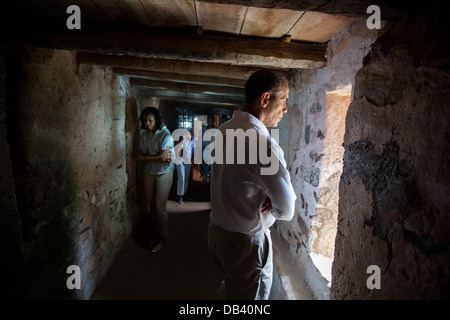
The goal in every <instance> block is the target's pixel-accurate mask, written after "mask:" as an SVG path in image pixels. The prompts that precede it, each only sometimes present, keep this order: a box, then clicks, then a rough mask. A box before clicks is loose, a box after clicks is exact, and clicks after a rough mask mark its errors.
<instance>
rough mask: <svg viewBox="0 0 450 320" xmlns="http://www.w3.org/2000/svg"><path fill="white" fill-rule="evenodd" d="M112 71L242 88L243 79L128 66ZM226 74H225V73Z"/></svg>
mask: <svg viewBox="0 0 450 320" xmlns="http://www.w3.org/2000/svg"><path fill="white" fill-rule="evenodd" d="M113 72H114V73H116V74H119V75H124V76H130V77H144V78H150V79H153V80H165V81H173V82H182V83H195V84H203V85H214V86H227V87H237V88H244V87H245V80H239V79H229V78H224V77H221V78H219V77H207V76H197V75H191V74H180V73H173V72H158V71H149V70H139V69H129V68H113ZM225 76H226V75H225Z"/></svg>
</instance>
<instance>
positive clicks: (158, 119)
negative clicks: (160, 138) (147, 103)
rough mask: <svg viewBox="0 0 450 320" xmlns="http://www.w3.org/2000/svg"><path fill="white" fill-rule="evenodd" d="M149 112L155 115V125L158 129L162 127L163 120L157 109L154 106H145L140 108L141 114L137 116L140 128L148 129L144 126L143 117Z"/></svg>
mask: <svg viewBox="0 0 450 320" xmlns="http://www.w3.org/2000/svg"><path fill="white" fill-rule="evenodd" d="M149 114H152V115H153V116H154V117H155V121H156V127H157V128H158V129H162V128H163V127H164V122H163V121H162V118H161V113H160V112H159V110H158V109H156V108H154V107H147V108H145V109H144V110H142V112H141V116H140V117H139V120H140V121H141V129H145V130H148V129H147V127H146V126H145V118H146V117H147V116H148V115H149Z"/></svg>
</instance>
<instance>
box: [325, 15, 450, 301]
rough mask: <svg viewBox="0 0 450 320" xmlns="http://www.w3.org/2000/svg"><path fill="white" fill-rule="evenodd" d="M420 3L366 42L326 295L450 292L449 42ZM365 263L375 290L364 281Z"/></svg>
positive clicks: (432, 295)
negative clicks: (376, 273)
mask: <svg viewBox="0 0 450 320" xmlns="http://www.w3.org/2000/svg"><path fill="white" fill-rule="evenodd" d="M430 13H431V11H427V8H426V6H424V7H421V8H420V13H419V14H417V15H415V14H411V15H410V16H409V17H408V16H406V17H404V18H403V19H401V20H400V21H399V22H398V23H397V24H396V25H395V26H394V27H393V28H392V29H391V30H389V31H388V32H387V33H386V34H385V35H384V36H383V37H381V38H380V39H379V40H377V42H376V43H375V44H374V48H373V49H372V51H371V52H370V54H369V55H368V57H367V59H366V60H365V61H364V67H363V68H362V69H361V70H360V71H359V72H358V75H357V77H356V83H355V88H354V91H355V98H354V101H353V102H352V103H351V105H350V107H349V111H348V115H347V125H346V134H345V141H344V143H345V145H344V147H345V157H344V168H343V174H342V179H341V182H340V190H339V196H340V203H339V222H338V223H339V225H338V228H339V233H338V235H337V237H336V251H335V261H334V264H333V285H332V288H331V290H332V294H333V295H334V297H335V298H336V299H437V298H447V299H448V298H449V297H450V258H449V246H450V237H449V230H450V219H449V218H448V214H449V212H450V187H449V186H450V183H449V182H450V172H449V156H448V151H449V150H450V148H449V147H450V134H449V128H448V124H449V123H450V107H449V100H450V89H449V88H450V77H449V72H448V70H449V65H450V63H449V62H450V60H449V57H448V52H449V47H448V45H449V43H450V39H449V36H448V32H447V30H448V29H449V26H448V17H445V16H444V15H440V14H439V12H437V11H436V10H434V12H433V13H432V14H430ZM369 265H378V266H379V267H380V269H381V277H380V280H381V289H372V290H370V289H368V288H367V286H366V281H367V278H368V277H369V274H367V273H366V269H367V267H368V266H369Z"/></svg>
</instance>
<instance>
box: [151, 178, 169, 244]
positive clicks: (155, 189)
mask: <svg viewBox="0 0 450 320" xmlns="http://www.w3.org/2000/svg"><path fill="white" fill-rule="evenodd" d="M172 180H173V171H170V172H167V173H164V174H148V173H144V191H145V207H146V209H147V210H148V211H149V212H151V211H152V208H155V209H156V214H157V217H158V225H159V236H160V237H166V236H167V231H168V216H167V211H166V205H167V199H169V192H170V189H171V188H172Z"/></svg>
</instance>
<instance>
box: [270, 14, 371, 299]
mask: <svg viewBox="0 0 450 320" xmlns="http://www.w3.org/2000/svg"><path fill="white" fill-rule="evenodd" d="M378 33H379V31H377V30H369V29H367V28H366V24H365V20H361V21H357V22H355V23H354V24H352V25H351V26H349V27H348V28H347V29H346V30H344V31H343V32H342V33H340V34H339V35H338V36H336V37H335V38H333V39H332V40H331V41H330V43H329V45H328V49H327V57H328V65H327V67H325V68H322V69H319V70H301V71H297V72H296V73H295V74H294V77H293V80H292V81H291V84H290V97H289V105H288V114H287V116H285V117H284V119H283V122H281V123H280V125H279V128H280V145H281V146H282V147H283V148H284V150H285V157H286V159H287V165H288V169H289V171H290V174H291V179H292V182H293V185H294V190H295V192H296V194H297V201H296V213H295V215H294V218H293V220H292V221H291V222H287V223H286V222H277V227H278V230H279V232H280V233H281V235H282V236H283V237H284V238H285V239H286V240H287V242H288V243H289V245H290V248H291V249H290V251H291V254H292V255H294V256H295V257H296V259H297V264H298V268H299V271H300V272H301V273H303V274H305V278H306V279H307V281H308V283H309V284H310V285H311V287H312V289H313V290H314V293H315V294H316V296H317V297H318V298H319V299H328V298H329V288H328V286H329V285H330V283H329V280H330V279H329V278H330V276H331V262H332V259H333V256H334V240H335V236H336V228H337V214H338V200H339V194H338V190H339V188H338V187H339V177H340V175H341V172H342V158H343V154H344V148H343V147H342V143H343V136H344V130H345V115H346V111H347V108H348V105H349V103H350V99H351V94H352V86H353V83H354V78H355V74H356V72H357V71H358V69H359V68H360V67H361V66H362V61H363V57H364V56H365V55H366V54H367V52H368V51H369V50H370V45H371V44H372V43H373V42H374V41H375V39H376V37H377V36H378ZM317 268H319V269H320V271H319V270H318V269H317ZM323 275H326V276H327V277H328V279H326V278H324V277H323Z"/></svg>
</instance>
